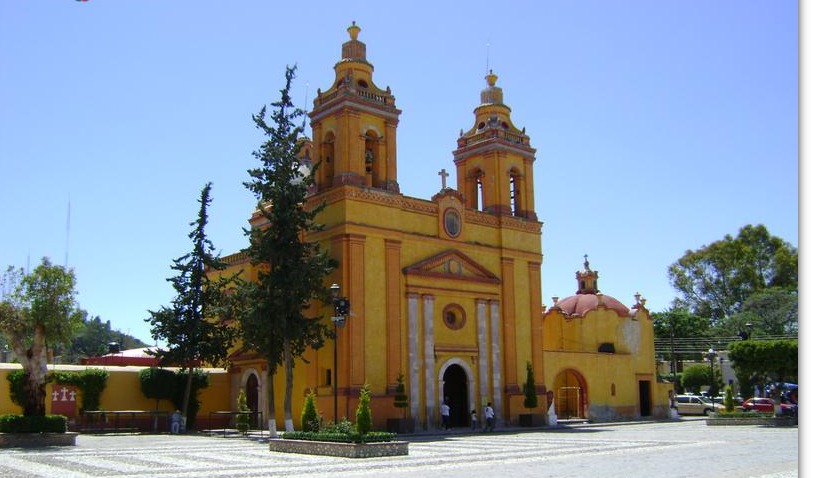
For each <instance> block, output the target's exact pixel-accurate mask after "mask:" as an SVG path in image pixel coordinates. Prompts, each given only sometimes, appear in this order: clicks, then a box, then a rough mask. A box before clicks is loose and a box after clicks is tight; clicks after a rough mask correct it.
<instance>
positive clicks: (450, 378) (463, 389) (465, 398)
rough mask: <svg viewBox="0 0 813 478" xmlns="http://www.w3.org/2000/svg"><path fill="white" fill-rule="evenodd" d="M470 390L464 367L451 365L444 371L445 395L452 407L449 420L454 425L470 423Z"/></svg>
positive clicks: (461, 425)
mask: <svg viewBox="0 0 813 478" xmlns="http://www.w3.org/2000/svg"><path fill="white" fill-rule="evenodd" d="M468 390H469V385H468V379H467V377H466V371H465V370H463V367H461V366H460V365H457V364H452V365H449V367H448V368H447V369H446V371H445V372H444V373H443V397H444V399H445V400H446V402H447V403H448V404H449V408H450V409H451V410H450V412H449V421H450V422H451V426H453V427H464V426H468V424H469V418H470V412H471V410H470V409H469V392H468Z"/></svg>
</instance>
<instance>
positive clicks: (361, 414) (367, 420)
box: [356, 383, 373, 435]
mask: <svg viewBox="0 0 813 478" xmlns="http://www.w3.org/2000/svg"><path fill="white" fill-rule="evenodd" d="M372 428H373V414H372V412H371V411H370V386H369V385H368V384H366V383H365V384H364V386H363V387H361V392H360V394H359V406H358V408H356V431H358V432H359V433H360V434H362V435H366V434H367V433H369V432H370V429H372Z"/></svg>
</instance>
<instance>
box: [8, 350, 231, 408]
mask: <svg viewBox="0 0 813 478" xmlns="http://www.w3.org/2000/svg"><path fill="white" fill-rule="evenodd" d="M88 368H95V369H102V370H107V371H108V372H109V374H110V375H109V377H108V379H107V386H106V387H105V389H104V392H102V396H101V401H100V408H101V409H104V410H155V409H156V405H155V400H151V399H148V398H146V397H145V396H144V395H143V394H142V393H141V384H140V381H139V378H138V377H139V373H140V372H141V370H144V368H146V367H133V366H127V367H119V366H116V367H111V366H89V367H86V366H79V365H55V366H51V367H49V370H54V369H55V370H62V371H82V370H85V369H88ZM21 369H22V366H21V365H19V364H0V414H4V413H22V410H21V409H20V407H18V406H17V405H15V404H14V403H12V402H11V399H10V398H9V382H8V380H7V379H6V376H7V375H8V374H9V373H10V372H11V371H13V370H21ZM171 370H175V369H171ZM204 370H205V371H206V372H207V373H209V387H208V388H205V389H203V390H201V392H200V396H199V398H200V401H201V409H200V410H199V412H198V418H199V420H201V419H205V418H206V417H207V416H208V413H209V412H210V411H217V410H231V409H232V408H233V407H232V406H231V405H230V404H229V401H228V395H227V394H224V393H223V391H224V390H227V387H228V380H229V377H228V373H227V372H226V371H225V370H223V369H204ZM52 385H53V384H48V386H47V388H46V393H47V395H46V400H45V405H46V412H47V413H50V412H51V401H50V400H49V399H48V397H50V393H51V392H52V391H53V389H52ZM79 403H81V402H78V403H77V410H78V407H79ZM173 409H174V407H173V405H172V403H171V402H170V401H168V400H161V402H160V403H159V406H158V410H161V411H167V412H171V411H173ZM198 423H201V422H198Z"/></svg>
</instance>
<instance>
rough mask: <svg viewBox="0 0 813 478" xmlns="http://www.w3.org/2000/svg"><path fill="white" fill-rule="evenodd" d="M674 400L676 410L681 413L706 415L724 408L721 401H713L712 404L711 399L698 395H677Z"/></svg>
mask: <svg viewBox="0 0 813 478" xmlns="http://www.w3.org/2000/svg"><path fill="white" fill-rule="evenodd" d="M675 400H676V402H677V411H678V413H679V414H681V415H708V414H710V413H712V412H719V411H720V410H723V409H724V408H725V407H724V406H723V404H722V403H720V402H717V401H715V402H714V404H712V403H711V400H709V399H708V398H706V397H702V396H699V395H678V396H676V397H675Z"/></svg>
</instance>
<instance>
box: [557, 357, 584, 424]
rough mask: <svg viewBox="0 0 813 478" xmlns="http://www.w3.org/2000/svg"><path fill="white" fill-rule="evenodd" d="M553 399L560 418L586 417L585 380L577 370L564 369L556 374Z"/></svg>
mask: <svg viewBox="0 0 813 478" xmlns="http://www.w3.org/2000/svg"><path fill="white" fill-rule="evenodd" d="M553 399H554V403H555V406H556V416H557V417H559V418H560V419H568V418H587V416H586V410H587V382H586V381H585V380H584V377H583V376H582V374H580V373H579V372H577V371H575V370H573V369H566V370H563V371H561V372H559V373H558V374H557V375H556V378H555V379H554V380H553Z"/></svg>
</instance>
